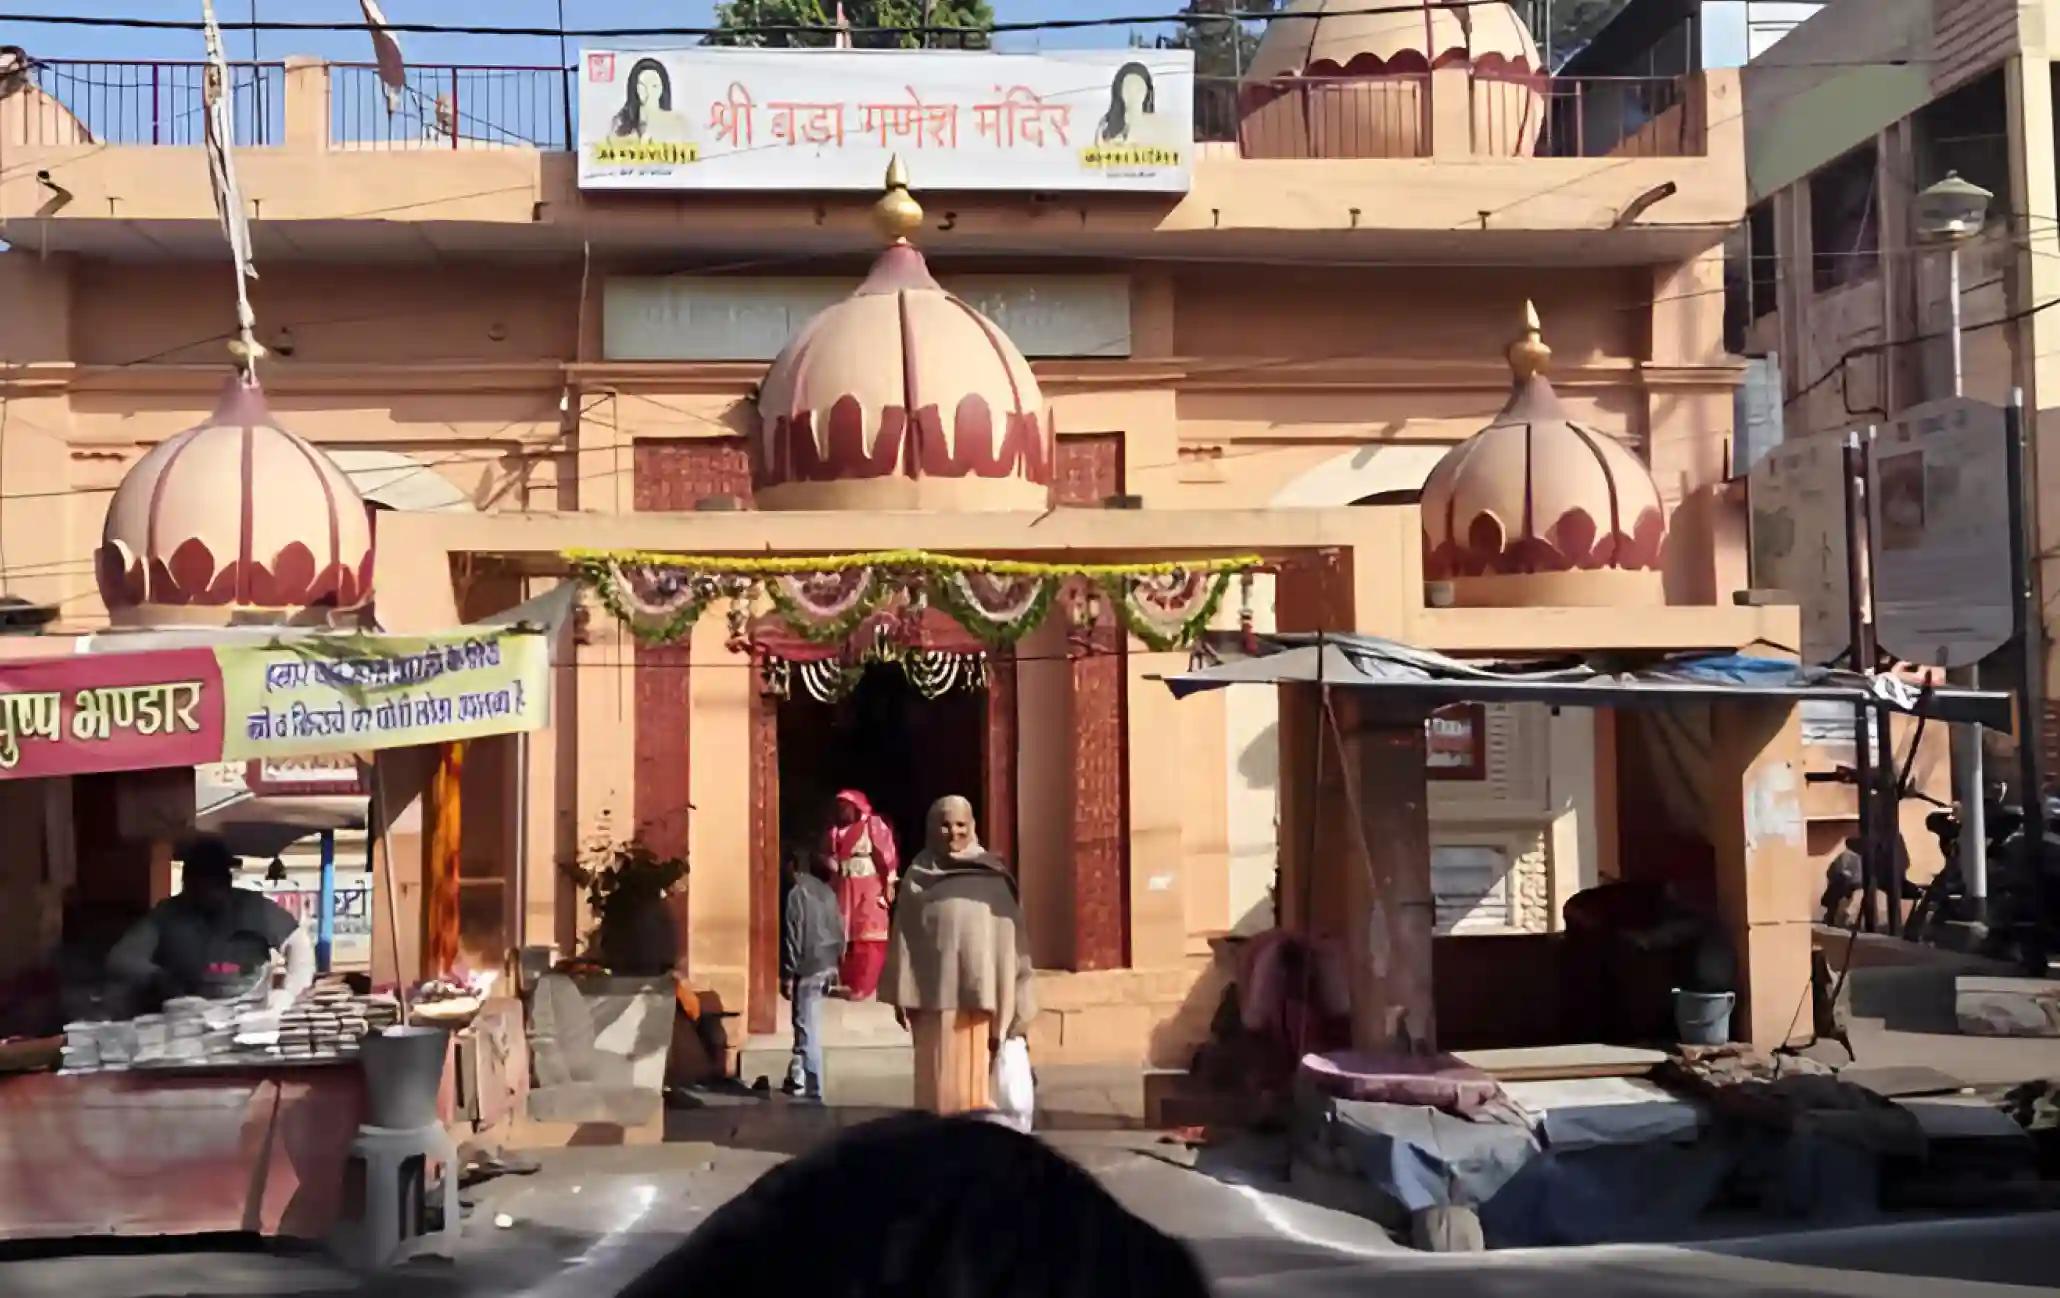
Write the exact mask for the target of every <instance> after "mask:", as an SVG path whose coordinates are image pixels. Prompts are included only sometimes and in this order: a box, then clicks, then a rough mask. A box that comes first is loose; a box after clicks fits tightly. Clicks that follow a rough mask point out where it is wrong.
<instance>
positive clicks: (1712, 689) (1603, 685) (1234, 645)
mask: <svg viewBox="0 0 2060 1298" xmlns="http://www.w3.org/2000/svg"><path fill="white" fill-rule="evenodd" d="M1257 648H1258V652H1257V653H1247V652H1245V650H1244V648H1243V646H1242V645H1241V644H1240V637H1239V636H1238V635H1237V634H1235V633H1231V634H1228V635H1218V634H1215V633H1212V634H1211V635H1210V636H1209V637H1208V638H1207V639H1206V640H1205V641H1204V642H1203V645H1202V647H1201V650H1200V651H1199V654H1198V656H1199V655H1204V654H1212V655H1214V656H1216V657H1217V658H1218V659H1219V661H1217V662H1215V663H1213V664H1212V665H1209V666H1203V667H1196V668H1194V669H1192V670H1189V671H1185V672H1180V673H1178V674H1176V675H1171V676H1166V677H1163V678H1162V679H1163V680H1164V681H1165V683H1166V686H1167V688H1169V689H1171V690H1172V691H1173V693H1174V695H1175V697H1178V698H1185V697H1186V696H1187V695H1189V694H1193V693H1196V692H1198V691H1201V690H1213V689H1221V688H1223V687H1224V686H1226V685H1297V684H1306V685H1315V684H1321V685H1335V686H1340V687H1344V688H1350V689H1374V690H1379V691H1381V692H1382V693H1384V694H1387V695H1389V696H1391V697H1393V698H1395V699H1396V700H1397V701H1406V702H1408V703H1412V704H1420V705H1422V706H1423V707H1424V708H1425V709H1426V710H1428V709H1430V708H1436V707H1440V706H1442V705H1444V704H1447V703H1457V702H1462V701H1479V702H1489V703H1547V704H1552V705H1554V706H1559V707H1597V708H1601V707H1609V708H1635V707H1669V706H1676V705H1679V704H1682V703H1721V702H1725V701H1727V700H1746V699H1765V700H1793V701H1797V702H1803V701H1824V702H1843V703H1851V704H1855V705H1858V704H1862V703H1867V704H1874V705H1879V706H1883V707H1887V708H1888V709H1890V710H1892V711H1895V712H1904V713H1910V714H1917V713H1920V712H1921V713H1922V714H1924V715H1926V716H1929V717H1933V718H1935V719H1938V720H1943V721H1960V722H1969V723H1974V724H1979V725H1985V726H1988V727H1990V728H1991V729H1994V730H1999V731H2003V732H2005V733H2007V732H2008V731H2009V729H2010V726H2011V718H2012V707H2011V699H2010V695H2009V694H2007V693H2005V692H2003V691H2000V690H1972V689H1962V688H1958V687H1954V686H1936V687H1925V686H1918V685H1913V684H1911V683H1910V682H1908V681H1905V680H1902V679H1900V678H1898V677H1895V676H1888V675H1877V676H1871V677H1870V676H1864V675H1861V674H1860V673H1857V672H1849V671H1837V670H1833V669H1831V668H1827V667H1810V666H1805V665H1803V664H1800V663H1793V662H1787V661H1784V660H1782V659H1778V658H1761V657H1755V656H1753V655H1750V654H1740V653H1682V654H1668V655H1652V656H1638V655H1632V654H1590V655H1585V656H1566V655H1560V656H1555V657H1550V658H1531V659H1520V658H1509V659H1497V660H1488V659H1462V658H1454V657H1451V656H1450V655H1447V654H1442V653H1439V652H1437V651H1436V650H1432V649H1419V648H1417V647H1416V646H1414V645H1406V644H1402V643H1400V642H1399V641H1394V640H1384V639H1382V638H1380V637H1379V636H1368V635H1352V634H1347V633H1341V632H1295V633H1284V634H1280V635H1273V636H1262V637H1259V639H1258V644H1257Z"/></svg>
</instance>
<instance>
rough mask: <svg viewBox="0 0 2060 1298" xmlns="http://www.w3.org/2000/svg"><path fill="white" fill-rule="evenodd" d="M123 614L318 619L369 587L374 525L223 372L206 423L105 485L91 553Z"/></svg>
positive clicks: (334, 477)
mask: <svg viewBox="0 0 2060 1298" xmlns="http://www.w3.org/2000/svg"><path fill="white" fill-rule="evenodd" d="M94 567H95V572H96V577H97V578H98V581H99V585H100V597H101V599H102V600H103V601H104V602H105V603H106V605H107V611H108V614H109V616H110V617H112V618H113V620H114V622H115V623H116V625H119V626H161V625H176V624H194V623H202V624H206V623H214V624H221V623H229V622H291V621H324V620H327V619H328V618H329V616H330V615H332V614H334V613H339V612H348V611H350V610H354V609H359V608H362V607H363V606H364V605H365V604H366V603H367V601H369V600H370V598H371V595H372V525H371V520H370V518H369V517H367V515H366V513H365V502H364V501H363V500H362V499H360V498H359V496H358V493H357V489H356V488H354V487H352V486H351V483H350V479H349V478H348V477H346V476H345V475H344V473H343V471H342V470H340V469H338V468H337V467H336V466H335V465H334V464H333V463H331V462H330V460H329V457H328V456H326V455H324V454H322V452H321V451H319V450H317V449H316V448H315V447H314V446H312V445H310V444H309V443H308V442H306V441H303V440H302V439H301V438H299V437H296V436H294V435H293V434H292V433H289V432H287V431H286V430H285V429H283V428H281V427H279V425H278V424H277V423H275V422H273V419H272V416H271V412H270V411H269V410H267V409H266V407H265V399H264V394H263V393H262V392H261V391H260V390H259V389H258V387H257V385H256V384H255V383H245V382H244V381H243V380H241V379H231V380H230V382H229V386H228V388H227V390H226V391H225V392H224V393H223V394H222V399H221V402H220V403H219V404H218V405H217V406H216V407H215V412H214V414H213V415H211V416H210V417H209V418H208V420H207V422H206V423H204V424H201V425H200V426H199V427H197V428H190V429H188V430H186V431H185V432H183V433H180V434H178V435H177V436H175V437H172V438H169V439H167V440H166V441H164V442H162V443H160V444H159V445H157V446H156V447H154V448H152V449H151V451H150V453H149V454H147V455H145V456H144V457H143V458H142V459H140V460H138V461H136V463H135V464H134V465H132V466H131V467H130V469H129V472H128V474H127V475H126V476H125V477H123V478H122V481H121V485H120V486H118V487H116V488H115V493H114V498H113V499H112V500H110V501H109V502H108V506H107V518H106V521H105V522H104V523H103V524H102V525H101V531H100V549H99V551H98V552H97V553H96V554H95V564H94Z"/></svg>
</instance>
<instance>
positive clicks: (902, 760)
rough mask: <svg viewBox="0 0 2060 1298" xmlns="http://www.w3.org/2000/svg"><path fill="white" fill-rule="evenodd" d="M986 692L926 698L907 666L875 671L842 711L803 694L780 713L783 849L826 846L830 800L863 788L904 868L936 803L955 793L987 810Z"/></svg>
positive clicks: (874, 667) (840, 703)
mask: <svg viewBox="0 0 2060 1298" xmlns="http://www.w3.org/2000/svg"><path fill="white" fill-rule="evenodd" d="M987 697H988V696H987V693H986V691H984V690H982V691H972V690H952V691H950V692H948V693H945V694H943V695H940V696H939V697H937V698H933V699H931V698H924V697H923V696H922V694H921V693H919V692H918V691H917V690H916V688H915V687H914V686H913V685H911V684H910V683H909V680H908V677H907V675H906V674H905V673H903V671H902V670H901V668H900V667H899V666H896V665H893V664H881V663H875V664H871V665H868V666H867V667H866V668H865V672H864V675H862V676H861V677H860V678H859V681H858V684H857V686H856V687H855V688H854V689H852V690H851V691H850V692H849V693H847V694H846V695H845V696H844V697H843V698H841V699H839V700H837V701H836V702H834V703H823V702H820V701H818V700H816V699H813V698H810V697H807V696H806V695H805V694H804V693H803V692H802V691H800V690H798V689H797V690H796V691H795V692H794V697H792V698H787V699H782V700H780V701H779V703H778V704H777V706H778V709H779V718H778V744H779V787H780V837H781V839H782V840H783V842H782V846H783V849H784V850H787V851H793V850H795V849H797V848H802V849H812V848H814V847H816V846H817V845H819V844H820V842H821V839H822V834H823V830H824V827H825V826H826V824H827V817H828V815H829V811H830V800H831V799H832V798H833V797H835V796H836V794H837V791H838V790H839V789H857V790H859V791H860V792H862V793H864V794H865V795H866V797H867V798H868V799H870V800H871V802H872V804H873V809H874V810H875V811H877V812H878V813H879V814H880V815H882V816H884V817H886V818H887V823H888V824H890V825H892V826H893V827H894V838H895V845H896V846H897V847H898V848H900V855H901V859H902V860H903V861H904V862H906V861H910V860H913V859H914V857H915V854H916V853H917V852H918V851H920V850H922V846H923V821H924V817H925V816H926V815H927V814H928V812H929V809H930V804H931V803H932V802H935V801H936V800H937V799H938V798H941V797H943V796H945V795H946V794H951V793H956V794H959V795H961V796H963V797H965V798H967V799H969V800H971V802H972V804H973V810H974V814H976V815H981V814H982V813H984V811H985V807H984V805H983V803H984V798H983V796H982V794H983V789H984V787H985V783H986V781H985V780H984V778H983V775H984V770H983V768H984V764H985V762H984V757H985V748H986V745H985V743H984V736H985V734H986V726H987V716H986V713H987Z"/></svg>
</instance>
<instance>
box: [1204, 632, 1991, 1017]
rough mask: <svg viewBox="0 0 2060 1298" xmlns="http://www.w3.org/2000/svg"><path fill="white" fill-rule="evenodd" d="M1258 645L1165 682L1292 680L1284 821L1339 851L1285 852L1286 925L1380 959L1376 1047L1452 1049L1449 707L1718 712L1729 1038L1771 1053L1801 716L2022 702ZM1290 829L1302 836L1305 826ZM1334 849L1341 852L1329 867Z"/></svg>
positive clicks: (1794, 831) (1889, 684) (1714, 775)
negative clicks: (1443, 729)
mask: <svg viewBox="0 0 2060 1298" xmlns="http://www.w3.org/2000/svg"><path fill="white" fill-rule="evenodd" d="M1246 640H1247V638H1246V637H1231V636H1219V637H1213V638H1212V640H1211V641H1210V644H1209V646H1208V649H1209V651H1213V656H1214V657H1215V658H1217V661H1215V662H1213V663H1210V664H1208V665H1202V666H1198V667H1196V668H1195V669H1194V670H1190V671H1188V672H1184V673H1180V674H1177V675H1170V676H1168V677H1166V678H1165V682H1166V684H1167V686H1168V687H1169V688H1170V689H1171V690H1172V692H1173V693H1174V695H1175V696H1176V697H1185V696H1187V695H1191V694H1193V693H1196V692H1198V691H1203V690H1213V689H1220V688H1223V687H1226V686H1231V685H1269V686H1276V687H1287V688H1284V689H1283V690H1282V694H1283V699H1284V703H1291V704H1292V706H1291V707H1289V708H1288V709H1287V711H1286V712H1284V716H1283V724H1284V726H1287V725H1292V726H1294V727H1295V728H1296V731H1297V733H1298V734H1303V733H1306V735H1307V736H1308V740H1309V753H1308V754H1307V755H1302V754H1297V753H1295V752H1293V751H1289V752H1288V753H1287V754H1286V755H1287V756H1288V758H1289V759H1290V769H1291V771H1292V773H1293V774H1294V775H1295V776H1297V777H1298V779H1297V783H1296V784H1291V785H1290V786H1289V787H1288V788H1286V789H1284V798H1283V807H1284V812H1283V814H1284V815H1295V816H1299V817H1304V818H1308V819H1309V820H1312V821H1314V822H1316V823H1315V824H1314V825H1313V826H1312V827H1311V828H1310V830H1309V832H1310V834H1311V835H1312V836H1313V837H1312V838H1311V839H1310V840H1307V841H1317V840H1320V841H1321V842H1322V843H1323V844H1324V845H1325V846H1326V848H1327V850H1328V851H1329V853H1331V855H1317V854H1315V853H1310V854H1307V855H1305V856H1302V857H1298V858H1292V859H1290V860H1289V861H1288V862H1286V863H1285V865H1284V869H1283V878H1282V884H1281V893H1282V896H1283V913H1284V916H1285V917H1286V920H1287V926H1288V927H1291V928H1293V927H1300V928H1301V929H1303V930H1305V931H1308V932H1312V933H1314V934H1315V935H1316V936H1318V937H1319V938H1325V939H1328V940H1331V941H1335V942H1338V943H1341V944H1342V947H1343V949H1344V950H1346V951H1350V952H1369V951H1371V952H1377V953H1378V955H1377V956H1376V957H1375V958H1372V959H1362V958H1354V959H1351V960H1350V961H1349V966H1350V968H1349V981H1350V983H1351V1000H1352V1033H1351V1035H1352V1040H1353V1044H1354V1046H1355V1047H1358V1048H1360V1049H1367V1050H1380V1049H1388V1048H1392V1047H1397V1046H1400V1047H1402V1048H1403V1049H1405V1050H1410V1051H1427V1050H1431V1049H1434V1048H1435V1047H1436V1043H1437V1041H1438V1025H1437V1014H1436V1011H1435V1009H1434V1004H1435V998H1434V995H1433V992H1434V979H1433V960H1432V951H1433V942H1432V929H1433V910H1432V899H1431V891H1430V860H1429V841H1428V840H1429V836H1428V832H1427V826H1426V820H1425V808H1426V798H1425V794H1424V781H1425V771H1426V769H1427V764H1426V761H1425V748H1426V738H1425V729H1426V721H1427V719H1428V718H1429V716H1430V714H1431V713H1432V712H1433V711H1434V710H1436V709H1438V708H1440V707H1443V706H1445V705H1448V704H1452V703H1455V702H1464V701H1486V702H1512V701H1522V702H1530V703H1544V704H1549V705H1551V706H1554V707H1577V708H1611V709H1616V710H1619V711H1625V710H1632V711H1639V712H1649V711H1669V710H1675V711H1678V710H1681V709H1693V708H1698V707H1701V708H1707V709H1708V712H1707V717H1708V720H1709V730H1710V735H1709V745H1708V753H1707V757H1706V760H1707V764H1708V769H1707V771H1706V772H1705V773H1704V778H1703V780H1702V784H1703V786H1704V787H1702V788H1701V789H1699V790H1698V791H1697V792H1698V794H1699V796H1700V797H1701V798H1702V799H1703V802H1702V805H1701V806H1700V807H1699V808H1698V812H1699V815H1700V818H1701V819H1702V820H1703V822H1704V823H1703V824H1701V825H1698V826H1696V827H1695V828H1696V830H1697V832H1699V833H1703V834H1706V836H1707V839H1708V845H1709V851H1710V852H1711V857H1712V869H1711V871H1710V872H1711V874H1712V876H1713V877H1711V878H1710V879H1708V880H1706V881H1705V882H1706V883H1707V885H1708V890H1709V900H1710V902H1711V904H1712V905H1713V906H1714V908H1715V911H1716V914H1715V915H1714V916H1712V918H1713V919H1714V920H1715V921H1716V922H1717V923H1718V925H1719V926H1720V929H1721V933H1722V935H1723V937H1724V938H1725V939H1726V940H1727V941H1728V942H1729V943H1730V944H1731V946H1732V948H1733V954H1734V955H1735V959H1736V964H1737V971H1738V972H1737V981H1738V986H1737V987H1736V989H1735V990H1736V994H1737V1007H1738V1015H1737V1018H1736V1020H1735V1023H1736V1026H1735V1028H1734V1031H1735V1034H1736V1037H1737V1039H1740V1040H1746V1041H1750V1042H1752V1043H1753V1044H1754V1045H1756V1046H1759V1047H1761V1048H1764V1049H1772V1048H1774V1047H1777V1046H1780V1045H1784V1044H1787V1043H1788V1041H1789V1039H1790V1038H1791V1036H1793V1035H1794V1034H1795V1033H1796V1031H1797V1027H1798V1022H1799V1020H1798V1009H1797V1007H1798V1005H1799V1004H1800V1005H1807V994H1808V984H1809V977H1810V971H1809V957H1808V952H1809V943H1810V932H1811V928H1810V919H1811V910H1810V903H1811V901H1812V899H1813V898H1814V896H1815V893H1816V887H1815V882H1816V881H1814V880H1812V879H1811V878H1810V877H1809V876H1808V874H1807V872H1806V870H1805V869H1804V866H1803V857H1802V818H1803V812H1802V801H1801V800H1802V778H1801V762H1800V758H1799V752H1798V742H1799V741H1798V722H1797V720H1796V717H1795V715H1794V713H1795V710H1796V709H1797V708H1798V706H1799V705H1801V704H1803V703H1806V702H1822V703H1836V704H1840V705H1844V706H1847V707H1867V708H1874V709H1883V710H1886V711H1889V712H1896V713H1902V714H1909V715H1922V716H1927V717H1930V718H1932V719H1935V720H1940V721H1957V722H1966V723H1973V724H1979V725H1985V726H1988V727H1991V728H1995V729H2005V728H2007V726H2008V725H2009V722H2010V718H2011V708H2010V696H2009V695H2008V694H2006V693H2004V692H2001V691H1993V690H1990V691H1984V690H1972V689H1962V688H1958V687H1939V686H1924V687H1921V688H1920V687H1913V686H1911V685H1910V684H1908V683H1906V682H1903V681H1901V680H1899V679H1897V678H1896V677H1893V676H1889V675H1873V674H1868V675H1863V674H1859V673H1854V672H1845V671H1834V670H1831V669H1827V668H1815V667H1806V666H1802V665H1799V664H1796V663H1793V662H1788V661H1784V660H1779V659H1772V658H1766V657H1757V656H1752V655H1748V654H1743V653H1731V652H1724V653H1699V654H1673V655H1645V656H1637V655H1629V654H1615V655H1597V656H1593V657H1587V658H1582V657H1570V656H1560V657H1556V658H1534V659H1528V660H1526V659H1503V660H1488V659H1460V658H1455V657H1452V656H1449V655H1446V654H1442V653H1437V652H1435V651H1431V650H1427V649H1422V648H1419V647H1416V646H1412V645H1406V644H1401V643H1398V642H1395V641H1391V640H1384V639H1381V638H1379V637H1374V636H1364V635H1350V634H1339V633H1302V634H1284V635H1279V636H1271V637H1259V638H1254V639H1252V641H1251V643H1250V645H1249V648H1251V649H1256V650H1257V652H1248V651H1247V644H1246ZM1326 769H1328V770H1329V771H1331V772H1332V774H1331V775H1330V776H1328V777H1327V778H1326V776H1325V775H1324V772H1325V770H1326ZM1297 784H1298V785H1299V787H1297ZM1333 791H1334V792H1336V793H1337V794H1338V795H1340V796H1337V797H1332V796H1330V795H1331V794H1332V792H1333ZM1295 839H1296V840H1297V841H1303V835H1302V833H1301V832H1300V831H1297V833H1296V835H1295ZM1333 855H1334V856H1335V858H1336V860H1337V861H1338V862H1340V864H1337V865H1334V866H1333V865H1331V864H1330V863H1331V861H1332V857H1333ZM1511 985H1512V986H1514V985H1515V984H1514V982H1512V984H1511ZM1661 990H1662V991H1664V990H1666V989H1664V988H1662V989H1661ZM1527 994H1528V995H1530V996H1541V995H1546V994H1548V993H1547V991H1546V989H1541V988H1529V989H1527ZM1727 1003H1728V1002H1727ZM1802 1026H1803V1027H1804V1028H1805V1029H1806V1028H1807V1024H1803V1025H1802Z"/></svg>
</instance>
